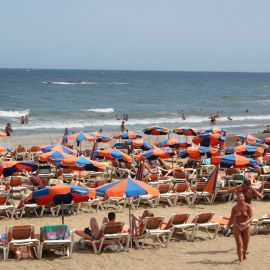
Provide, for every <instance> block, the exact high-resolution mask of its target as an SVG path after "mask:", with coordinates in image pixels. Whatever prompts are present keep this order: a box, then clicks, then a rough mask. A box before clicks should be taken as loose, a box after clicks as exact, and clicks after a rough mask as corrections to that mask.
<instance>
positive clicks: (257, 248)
mask: <svg viewBox="0 0 270 270" xmlns="http://www.w3.org/2000/svg"><path fill="white" fill-rule="evenodd" d="M232 206H233V203H219V204H214V205H196V206H195V207H193V208H190V207H187V206H177V207H162V206H160V207H158V208H154V209H151V210H152V211H153V213H154V214H155V215H156V216H164V217H165V220H167V219H168V218H169V217H170V216H171V215H172V214H174V213H190V214H191V217H190V219H191V218H192V217H193V216H194V215H195V214H196V213H199V212H206V211H213V212H215V216H216V217H218V216H222V215H229V214H230V211H231V208H232ZM253 208H254V216H255V217H261V216H262V215H263V214H266V213H269V212H270V209H269V201H263V202H261V201H254V202H253ZM142 211H143V209H140V210H136V211H134V212H136V213H141V212H142ZM106 215H107V211H99V212H97V213H80V214H79V215H76V216H66V217H65V223H66V224H68V225H69V226H70V228H71V229H75V228H85V227H87V226H88V225H89V219H90V217H93V216H95V217H96V218H97V220H98V222H100V223H101V220H102V218H103V217H104V216H106ZM116 215H117V220H119V221H124V222H125V224H126V225H128V209H125V210H124V211H123V212H119V213H116ZM60 223H61V217H43V218H22V219H20V220H7V219H5V220H4V219H2V220H1V223H0V231H4V230H5V228H6V226H9V225H15V224H34V225H35V228H36V231H37V232H38V231H39V227H40V226H41V225H46V224H60ZM198 236H199V238H197V239H196V240H195V241H194V242H188V241H186V240H184V239H180V240H179V239H178V240H172V241H171V242H170V243H169V246H168V247H167V248H160V247H153V246H152V245H146V246H145V248H143V249H130V250H129V251H128V252H120V253H105V252H103V253H101V254H100V255H96V254H94V253H93V251H92V250H90V249H87V250H75V251H74V253H73V254H72V258H71V259H68V258H67V257H66V256H59V255H55V254H50V253H45V254H44V256H43V258H42V260H34V259H32V260H20V261H16V260H15V259H10V260H9V261H8V262H3V261H0V269H4V268H8V269H27V270H35V269H47V270H50V269H60V268H61V269H67V270H69V269H70V270H71V269H78V270H79V269H96V270H98V269H102V270H104V269H118V270H124V269H145V270H148V269H156V270H163V269H219V270H222V269H224V270H225V269H266V268H268V266H269V263H270V256H269V248H270V242H269V240H270V235H269V234H268V235H255V236H252V237H251V240H250V245H249V254H248V259H247V260H246V261H244V263H243V265H242V266H240V265H238V262H237V254H236V246H235V241H234V237H233V236H232V235H231V236H230V237H224V236H223V235H222V234H219V235H218V236H217V238H216V239H212V240H210V239H208V238H207V235H206V233H204V232H199V233H198ZM75 240H76V241H78V240H79V237H78V236H76V237H75ZM147 243H150V244H151V243H152V240H149V241H148V242H147Z"/></svg>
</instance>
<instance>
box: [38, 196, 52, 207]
mask: <svg viewBox="0 0 270 270" xmlns="http://www.w3.org/2000/svg"><path fill="white" fill-rule="evenodd" d="M35 200H36V204H37V205H45V206H49V205H51V204H52V202H53V196H52V195H51V194H50V195H47V196H42V197H39V198H36V199H35Z"/></svg>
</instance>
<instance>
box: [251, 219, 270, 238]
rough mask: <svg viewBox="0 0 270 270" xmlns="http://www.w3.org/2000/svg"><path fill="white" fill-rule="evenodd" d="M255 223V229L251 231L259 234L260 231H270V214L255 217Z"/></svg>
mask: <svg viewBox="0 0 270 270" xmlns="http://www.w3.org/2000/svg"><path fill="white" fill-rule="evenodd" d="M252 223H253V225H254V229H253V230H252V231H251V233H252V234H253V235H254V234H258V233H259V232H262V231H263V232H266V233H269V232H270V215H269V214H268V215H264V216H262V217H261V218H259V219H254V220H253V221H252Z"/></svg>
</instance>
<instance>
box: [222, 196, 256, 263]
mask: <svg viewBox="0 0 270 270" xmlns="http://www.w3.org/2000/svg"><path fill="white" fill-rule="evenodd" d="M252 219H253V213H252V208H251V205H250V204H248V203H245V196H244V194H243V193H242V192H240V193H238V194H237V204H236V205H235V206H234V207H233V208H232V213H231V217H230V220H229V223H228V227H227V228H228V229H229V228H230V226H231V225H232V224H233V229H234V238H235V242H236V247H237V254H238V260H239V263H242V261H243V260H244V259H246V252H247V249H248V243H249V238H250V222H251V221H252Z"/></svg>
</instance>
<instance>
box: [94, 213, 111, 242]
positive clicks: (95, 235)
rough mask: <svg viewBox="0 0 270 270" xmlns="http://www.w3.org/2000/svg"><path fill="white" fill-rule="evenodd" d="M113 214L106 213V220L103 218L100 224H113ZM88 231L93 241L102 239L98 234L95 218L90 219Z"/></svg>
mask: <svg viewBox="0 0 270 270" xmlns="http://www.w3.org/2000/svg"><path fill="white" fill-rule="evenodd" d="M115 218H116V217H115V213H114V212H109V213H108V218H107V217H104V218H103V220H102V224H105V223H106V224H113V223H115ZM90 229H91V232H92V237H93V238H95V239H99V238H101V237H102V235H101V233H100V229H99V226H98V222H97V219H96V218H95V217H92V218H91V219H90Z"/></svg>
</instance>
